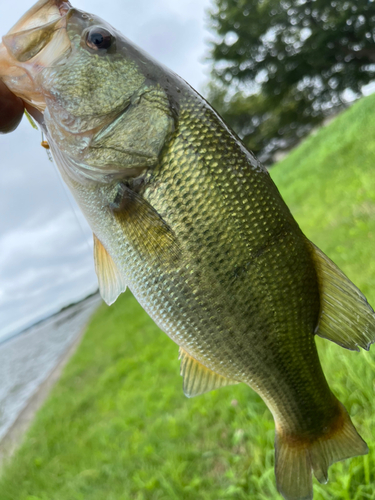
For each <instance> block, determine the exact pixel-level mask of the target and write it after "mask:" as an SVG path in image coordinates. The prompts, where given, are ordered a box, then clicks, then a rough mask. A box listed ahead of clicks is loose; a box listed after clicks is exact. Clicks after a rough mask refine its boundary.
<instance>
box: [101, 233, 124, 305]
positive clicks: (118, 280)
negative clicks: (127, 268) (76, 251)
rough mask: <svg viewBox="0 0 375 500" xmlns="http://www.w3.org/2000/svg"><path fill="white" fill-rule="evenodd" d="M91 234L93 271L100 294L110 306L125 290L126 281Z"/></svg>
mask: <svg viewBox="0 0 375 500" xmlns="http://www.w3.org/2000/svg"><path fill="white" fill-rule="evenodd" d="M93 236H94V260H95V272H96V275H97V276H98V282H99V290H100V295H101V296H102V298H103V300H104V301H105V302H106V303H107V304H108V305H109V306H110V305H111V304H113V303H114V302H115V300H116V299H117V297H118V296H119V295H120V293H122V292H125V290H126V283H125V280H124V278H123V277H122V275H121V273H120V271H119V270H118V268H117V266H116V264H115V263H114V262H113V260H112V257H111V256H110V255H109V253H108V252H107V250H106V249H105V248H104V246H103V245H102V243H101V241H100V240H98V238H97V237H96V236H95V234H94V235H93Z"/></svg>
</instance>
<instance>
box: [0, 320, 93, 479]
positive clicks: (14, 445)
mask: <svg viewBox="0 0 375 500" xmlns="http://www.w3.org/2000/svg"><path fill="white" fill-rule="evenodd" d="M87 325H88V321H87V322H86V323H85V325H84V326H83V328H82V329H81V331H80V333H79V334H78V335H77V338H76V339H75V340H74V341H73V343H72V344H71V345H70V346H69V347H68V349H67V350H66V351H65V352H64V354H63V355H62V356H61V358H60V360H59V361H58V363H57V365H56V366H55V368H54V369H53V370H52V371H51V372H50V373H49V375H47V377H46V379H45V380H44V381H43V382H42V383H41V384H40V385H39V386H38V388H37V389H36V390H35V392H34V393H33V395H32V396H31V397H30V399H29V400H28V401H27V403H26V405H25V407H24V408H23V409H22V410H21V412H20V413H19V415H18V416H17V418H16V420H15V421H14V422H13V424H12V425H11V427H10V428H9V429H8V431H7V432H6V434H5V435H4V436H3V438H2V439H1V440H0V475H1V470H2V469H3V468H4V465H6V463H7V462H8V461H9V460H10V459H11V458H12V456H13V454H14V453H15V451H17V449H18V448H19V447H20V446H21V445H22V442H23V439H24V437H25V435H26V433H27V431H28V429H29V427H30V426H31V424H32V422H33V421H34V418H35V415H36V413H37V412H38V410H39V409H40V408H41V407H42V405H43V403H44V402H45V400H46V399H47V397H48V396H49V394H50V392H51V390H52V388H53V387H54V386H55V384H56V383H57V382H58V380H59V379H60V377H61V374H62V372H63V370H64V368H65V366H66V365H67V363H68V361H69V360H70V358H71V357H72V356H73V355H74V353H75V352H76V350H77V348H78V346H79V345H80V343H81V341H82V339H83V336H84V334H85V332H86V330H87Z"/></svg>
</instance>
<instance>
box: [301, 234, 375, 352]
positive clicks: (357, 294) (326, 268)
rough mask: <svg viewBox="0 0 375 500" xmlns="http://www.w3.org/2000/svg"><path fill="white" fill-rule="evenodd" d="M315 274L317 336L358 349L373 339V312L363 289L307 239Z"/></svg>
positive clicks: (366, 346)
mask: <svg viewBox="0 0 375 500" xmlns="http://www.w3.org/2000/svg"><path fill="white" fill-rule="evenodd" d="M310 245H311V248H312V255H313V259H314V262H315V267H316V271H317V275H318V283H319V291H320V318H319V323H318V326H317V329H316V332H315V333H316V334H317V335H319V337H323V338H325V339H328V340H331V341H332V342H335V343H336V344H338V345H340V346H342V347H345V348H346V349H350V350H352V351H359V348H358V346H359V347H362V348H363V349H366V351H368V350H369V348H370V345H371V344H372V343H374V342H375V313H374V310H373V309H372V307H371V306H370V304H369V303H368V302H367V300H366V297H365V296H364V295H363V293H362V292H361V291H360V290H359V289H358V288H357V287H356V286H355V285H354V284H353V283H352V282H351V281H350V280H349V279H348V278H347V277H346V276H345V274H344V273H343V272H342V271H341V270H340V269H339V268H338V267H337V266H336V264H334V263H333V262H332V261H331V260H330V259H329V258H328V257H327V256H326V255H325V254H324V253H323V252H322V251H321V250H320V249H319V248H318V247H316V246H315V245H314V244H313V243H311V242H310Z"/></svg>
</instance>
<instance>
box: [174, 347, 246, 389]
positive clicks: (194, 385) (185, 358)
mask: <svg viewBox="0 0 375 500" xmlns="http://www.w3.org/2000/svg"><path fill="white" fill-rule="evenodd" d="M179 359H180V360H181V368H180V374H181V375H182V377H183V378H184V386H183V390H184V394H185V396H187V397H188V398H193V397H194V396H199V394H204V393H205V392H209V391H213V390H214V389H219V388H220V387H225V386H226V385H233V384H238V381H237V380H231V379H229V378H226V377H223V376H222V375H219V374H217V373H215V372H213V371H212V370H210V369H209V368H206V367H205V366H203V365H202V364H201V363H199V361H197V360H196V359H194V358H192V357H191V356H190V354H188V353H187V352H186V351H185V350H184V349H183V348H182V347H180V355H179Z"/></svg>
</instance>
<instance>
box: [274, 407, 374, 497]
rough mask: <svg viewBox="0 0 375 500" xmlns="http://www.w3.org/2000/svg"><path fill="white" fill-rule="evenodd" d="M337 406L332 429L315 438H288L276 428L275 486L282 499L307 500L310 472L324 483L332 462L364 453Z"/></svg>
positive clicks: (355, 433)
mask: <svg viewBox="0 0 375 500" xmlns="http://www.w3.org/2000/svg"><path fill="white" fill-rule="evenodd" d="M337 403H338V405H339V412H338V414H337V415H336V417H335V419H334V420H333V422H332V425H331V426H329V427H328V428H327V429H325V431H324V433H322V434H321V435H320V436H318V437H315V438H314V437H311V436H309V437H305V438H304V437H298V436H291V435H288V434H287V433H284V432H283V431H282V429H280V428H278V427H277V426H276V439H275V453H276V459H275V472H276V484H277V489H278V491H279V492H280V493H281V494H282V495H283V497H284V498H285V499H287V500H311V499H312V498H313V489H312V473H313V472H314V475H315V477H316V478H317V479H318V481H319V482H321V483H326V482H327V481H328V468H329V466H330V465H332V464H333V463H334V462H338V461H339V460H344V459H346V458H350V457H355V456H358V455H365V454H366V453H368V447H367V445H366V443H365V442H364V441H363V439H362V438H361V436H360V435H359V434H358V433H357V431H356V429H355V427H354V425H353V424H352V422H351V420H350V417H349V415H348V413H347V411H346V409H345V408H344V406H343V405H342V404H341V403H339V402H337Z"/></svg>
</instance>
